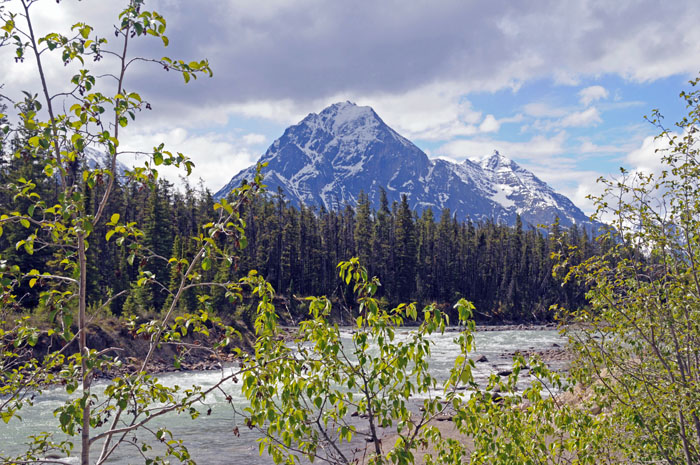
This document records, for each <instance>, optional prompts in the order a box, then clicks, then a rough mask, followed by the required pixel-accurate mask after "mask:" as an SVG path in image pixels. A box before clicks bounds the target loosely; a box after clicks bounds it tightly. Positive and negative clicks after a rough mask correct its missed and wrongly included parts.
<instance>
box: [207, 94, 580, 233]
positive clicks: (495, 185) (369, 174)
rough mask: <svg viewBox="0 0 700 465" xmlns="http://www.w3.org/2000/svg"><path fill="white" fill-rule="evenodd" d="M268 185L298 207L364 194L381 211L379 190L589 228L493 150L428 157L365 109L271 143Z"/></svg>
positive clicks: (419, 203)
mask: <svg viewBox="0 0 700 465" xmlns="http://www.w3.org/2000/svg"><path fill="white" fill-rule="evenodd" d="M261 160H263V161H266V162H268V166H267V167H266V168H265V170H263V173H264V174H265V183H266V184H267V185H268V186H269V190H270V191H272V192H275V191H276V190H277V188H278V187H281V188H282V190H283V191H284V192H285V195H286V198H287V199H288V200H289V201H290V202H292V203H293V204H295V205H298V204H301V203H303V204H305V205H308V206H313V205H316V206H321V205H323V206H324V207H325V208H327V209H339V208H342V207H343V206H344V205H345V204H351V205H352V204H354V203H355V201H356V199H357V196H358V194H359V193H360V191H363V190H364V191H365V192H367V194H368V195H369V198H370V201H371V202H372V203H373V204H374V206H375V207H378V204H379V197H380V190H381V189H383V190H385V192H386V194H387V198H388V200H389V202H393V201H395V200H396V201H399V200H400V198H401V195H403V194H405V195H407V197H408V200H409V203H410V204H411V206H412V207H413V208H416V209H418V210H423V209H425V208H432V209H433V210H442V209H443V208H449V209H450V211H451V212H452V213H453V214H455V215H456V216H457V217H458V218H460V219H467V218H469V219H472V220H475V221H483V220H494V221H498V222H504V223H508V224H514V223H515V220H516V217H517V215H520V216H521V218H522V220H523V222H524V223H526V224H528V223H529V224H531V225H537V224H548V223H552V222H553V221H554V219H555V218H556V217H559V218H560V221H561V223H562V225H563V226H569V225H572V224H582V225H585V226H587V227H591V226H592V225H593V224H592V223H590V221H589V220H588V218H587V217H586V215H585V214H583V212H581V210H579V209H578V208H577V207H576V206H575V205H574V204H573V203H572V202H571V201H570V200H569V199H567V198H566V197H564V196H562V195H560V194H557V193H556V192H555V191H554V190H553V189H552V188H551V187H549V186H548V185H547V184H546V183H544V182H542V181H541V180H540V179H538V178H537V177H536V176H535V175H534V174H533V173H531V172H530V171H528V170H526V169H524V168H522V167H521V166H520V165H518V164H517V163H516V162H514V161H512V160H510V159H509V158H508V157H506V156H504V155H502V154H501V153H499V152H498V151H497V150H495V151H494V152H493V153H492V154H491V155H489V156H486V157H484V158H480V159H475V160H474V159H472V160H469V159H467V160H465V161H464V162H462V163H459V164H458V163H453V162H450V161H448V160H443V159H433V160H430V159H429V158H428V156H427V155H426V154H425V153H424V152H423V151H422V150H420V149H419V148H418V147H416V146H415V145H414V144H413V143H411V142H410V141H409V140H407V139H406V138H404V137H402V136H401V135H399V134H398V133H397V132H396V131H394V130H393V129H391V128H390V127H389V126H387V125H386V124H385V123H384V121H382V119H381V118H380V117H379V116H378V115H377V114H376V113H375V112H374V110H373V109H372V108H370V107H367V106H358V105H356V104H354V103H352V102H340V103H335V104H333V105H331V106H329V107H327V108H325V109H324V110H322V111H321V112H320V113H311V114H309V115H308V116H306V118H304V119H303V120H302V121H300V122H299V123H298V124H296V125H294V126H290V127H289V128H287V129H286V130H285V131H284V134H283V135H282V136H281V137H280V138H279V139H277V140H276V141H275V142H273V143H272V145H271V146H270V148H268V150H267V152H266V153H265V154H264V155H263V157H262V159H261ZM253 172H254V168H252V167H251V168H248V169H247V170H244V171H242V172H240V173H238V174H237V175H235V176H234V177H233V178H232V179H231V181H230V182H229V183H228V184H227V185H226V186H224V187H223V188H222V189H221V190H220V191H219V192H217V193H216V194H215V195H216V197H223V196H225V195H227V194H228V193H229V192H230V191H231V190H232V189H234V188H235V187H238V186H239V185H240V183H241V181H242V180H243V179H249V178H251V177H252V175H253Z"/></svg>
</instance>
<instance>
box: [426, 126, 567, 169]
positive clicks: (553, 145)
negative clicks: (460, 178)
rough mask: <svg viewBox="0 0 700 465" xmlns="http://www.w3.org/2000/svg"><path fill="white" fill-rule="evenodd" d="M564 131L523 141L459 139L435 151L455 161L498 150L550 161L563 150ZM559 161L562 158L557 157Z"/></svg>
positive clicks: (521, 156)
mask: <svg viewBox="0 0 700 465" xmlns="http://www.w3.org/2000/svg"><path fill="white" fill-rule="evenodd" d="M565 142H566V133H565V132H564V131H561V132H559V133H557V134H556V135H554V136H552V137H545V136H541V135H538V136H535V137H533V138H531V139H530V140H529V141H525V142H511V141H502V140H495V139H484V138H479V139H459V140H455V141H452V142H448V143H446V144H444V145H442V146H441V147H440V148H439V149H438V150H436V152H437V153H441V154H443V155H445V156H447V157H449V158H451V159H453V160H455V161H463V160H465V159H466V158H481V157H483V156H485V155H488V154H490V153H492V152H493V151H494V150H498V151H499V152H501V153H502V154H503V155H505V156H507V157H509V158H513V159H517V160H519V161H520V160H528V161H531V162H533V163H552V162H556V160H554V159H553V156H554V155H560V154H562V153H564V152H565V147H564V143H565ZM559 158H560V160H559V162H562V161H563V159H561V157H559Z"/></svg>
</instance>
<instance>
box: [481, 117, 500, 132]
mask: <svg viewBox="0 0 700 465" xmlns="http://www.w3.org/2000/svg"><path fill="white" fill-rule="evenodd" d="M499 129H501V123H499V122H498V120H497V119H496V118H495V117H494V116H493V115H486V118H484V121H482V122H481V124H480V125H479V131H481V132H498V130H499Z"/></svg>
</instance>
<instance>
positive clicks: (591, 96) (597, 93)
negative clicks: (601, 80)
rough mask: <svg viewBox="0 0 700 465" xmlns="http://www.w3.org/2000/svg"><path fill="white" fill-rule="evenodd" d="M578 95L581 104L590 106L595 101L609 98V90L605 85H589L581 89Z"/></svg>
mask: <svg viewBox="0 0 700 465" xmlns="http://www.w3.org/2000/svg"><path fill="white" fill-rule="evenodd" d="M578 95H579V98H580V102H581V105H583V106H588V105H590V104H591V103H593V102H597V101H598V100H603V99H606V98H608V91H607V90H606V89H605V87H603V86H589V87H586V88H584V89H581V90H580V91H579V93H578Z"/></svg>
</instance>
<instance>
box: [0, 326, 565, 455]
mask: <svg viewBox="0 0 700 465" xmlns="http://www.w3.org/2000/svg"><path fill="white" fill-rule="evenodd" d="M401 331H404V330H401ZM454 336H455V333H452V332H449V331H448V332H446V333H444V334H443V335H434V336H431V339H432V341H433V342H434V345H433V347H432V356H431V360H430V363H431V370H432V371H433V373H434V375H435V376H436V377H437V378H438V379H444V378H446V377H447V373H448V372H449V370H450V368H451V367H452V365H453V363H454V358H455V356H456V352H455V346H454V344H453V343H452V339H453V338H454ZM343 337H344V338H349V337H350V333H349V332H347V331H346V332H344V333H343ZM399 337H401V332H399ZM475 344H476V349H475V351H474V354H473V355H474V356H481V355H483V356H485V357H486V359H487V361H486V362H482V363H477V364H476V370H475V371H474V374H475V377H476V378H477V381H479V382H481V383H484V382H485V380H486V379H488V377H489V375H490V374H491V373H493V372H497V371H499V370H503V369H506V368H508V367H509V366H510V355H511V354H512V353H513V352H515V351H542V350H547V349H551V348H555V347H557V346H559V345H563V344H564V342H563V340H562V337H561V336H560V335H559V333H558V332H557V331H556V330H551V329H540V330H499V331H477V332H476V334H475ZM561 366H562V365H561V362H560V366H559V367H557V366H554V368H561ZM231 369H232V368H226V369H225V370H231ZM221 376H222V373H221V371H190V372H176V373H169V374H164V375H162V376H161V377H160V379H161V382H162V383H163V384H166V385H176V384H177V385H180V386H189V385H193V384H194V385H200V386H203V387H207V386H212V385H213V384H215V383H216V382H217V381H218V380H219V379H220V378H221ZM95 391H98V392H99V383H97V385H96V389H95ZM226 392H227V394H228V395H230V396H231V397H232V398H233V402H234V404H235V405H236V407H237V408H239V409H242V408H243V407H244V406H245V398H244V397H243V396H242V395H241V391H240V388H239V387H238V386H237V385H235V384H233V383H230V384H229V385H227V386H226ZM65 399H66V394H65V390H63V389H62V388H58V387H57V388H52V389H48V390H46V391H45V392H44V393H43V394H42V395H41V396H40V397H38V398H37V399H36V400H35V403H34V405H33V406H32V407H27V408H25V409H23V410H22V412H21V415H22V420H21V421H19V420H16V419H13V420H12V421H11V422H10V423H9V424H3V423H0V452H1V454H0V455H7V454H15V453H19V452H20V451H22V450H25V449H26V447H24V446H23V443H25V442H26V441H27V437H28V436H30V435H34V434H38V433H40V432H43V431H56V430H57V423H58V420H57V419H56V418H55V417H54V414H53V412H54V410H55V409H56V408H58V407H59V406H60V405H61V404H62V403H63V401H64V400H65ZM209 407H210V408H211V414H210V415H204V414H203V415H202V416H201V417H200V418H198V419H196V420H194V421H193V420H190V419H189V417H187V416H186V415H180V416H177V415H171V416H169V417H167V418H165V419H163V420H162V423H161V424H163V423H165V424H167V426H168V427H169V429H170V430H171V431H172V432H173V433H174V435H175V436H176V437H178V438H181V439H183V440H184V441H185V443H186V445H187V447H188V448H189V450H190V453H191V454H192V457H193V458H194V459H195V460H196V461H197V462H198V463H200V464H208V465H218V464H231V463H244V464H270V463H271V462H272V461H271V459H269V458H268V457H265V456H263V457H261V456H260V455H259V454H258V445H257V439H258V435H257V433H256V432H255V431H252V430H249V429H248V428H246V427H245V426H244V425H243V424H242V421H241V418H240V417H239V418H237V419H236V418H235V417H234V414H233V412H232V409H231V408H230V407H229V406H228V405H227V401H226V398H225V396H224V394H223V393H218V392H217V393H214V394H213V395H212V396H211V397H210V398H209V400H208V402H207V406H206V407H203V408H201V409H200V411H203V412H204V413H206V411H207V410H208V408H209ZM156 426H157V425H156ZM236 426H238V427H239V428H238V431H239V433H240V436H236V435H234V428H235V427H236ZM78 441H79V438H78ZM132 449H133V448H129V447H122V448H121V450H120V451H118V452H117V454H118V455H117V456H115V457H114V458H113V459H112V460H111V461H109V462H108V463H111V464H120V465H121V464H127V463H143V459H140V456H139V455H137V453H136V452H135V451H132ZM94 453H96V452H94Z"/></svg>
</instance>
